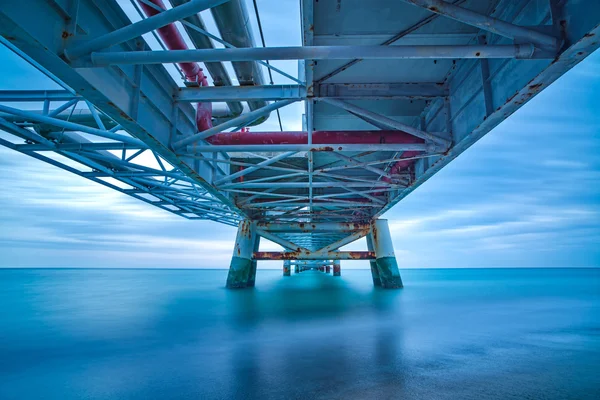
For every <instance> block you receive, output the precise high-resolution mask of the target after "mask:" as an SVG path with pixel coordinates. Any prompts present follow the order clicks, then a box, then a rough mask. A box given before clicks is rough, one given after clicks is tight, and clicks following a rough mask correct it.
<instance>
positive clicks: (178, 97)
mask: <svg viewBox="0 0 600 400" xmlns="http://www.w3.org/2000/svg"><path fill="white" fill-rule="evenodd" d="M448 93H449V92H448V88H447V87H445V86H444V85H443V84H442V83H361V84H354V83H325V84H321V85H318V86H316V87H315V95H314V96H313V98H316V99H318V98H334V99H348V100H351V99H369V100H379V99H381V100H395V99H409V100H415V99H435V98H440V97H446V96H448ZM1 95H2V92H0V100H1V99H2V97H1ZM173 98H174V99H175V101H177V102H180V103H192V102H228V101H253V100H303V99H306V98H307V94H306V88H305V87H304V86H302V85H265V86H204V87H197V88H196V87H189V88H180V89H178V90H177V91H176V92H175V94H174V95H173Z"/></svg>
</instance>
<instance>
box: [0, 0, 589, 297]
mask: <svg viewBox="0 0 600 400" xmlns="http://www.w3.org/2000/svg"><path fill="white" fill-rule="evenodd" d="M261 3H262V2H261V1H250V0H247V1H246V0H170V1H166V0H165V1H163V0H129V1H127V0H122V1H116V0H102V1H99V0H5V1H3V2H2V5H1V6H0V41H1V42H2V44H3V45H4V46H6V47H8V48H9V49H11V50H12V51H14V52H15V53H16V54H18V55H19V56H21V57H22V58H24V59H25V60H27V61H28V62H29V63H30V64H31V65H33V66H34V67H36V68H37V69H38V70H39V71H41V72H42V73H44V74H46V75H47V76H48V77H49V78H50V79H52V80H53V81H54V82H56V84H57V85H58V87H60V88H61V89H57V90H0V130H1V132H0V144H2V145H3V146H5V147H8V148H10V149H13V150H15V151H18V152H21V153H23V154H26V155H28V156H30V157H32V158H35V159H38V160H41V161H44V162H47V163H49V164H51V165H53V166H56V167H59V168H62V169H65V170H67V171H69V172H71V173H74V174H77V175H79V176H82V177H84V178H87V179H89V180H91V181H94V182H96V183H98V184H101V185H105V186H108V187H109V188H112V189H114V190H117V191H119V192H121V193H124V194H127V195H129V196H132V197H134V198H136V199H138V200H140V201H143V202H146V203H148V204H151V205H153V206H156V207H159V208H161V209H163V210H165V211H168V212H171V213H173V214H176V215H178V216H180V217H182V218H186V219H189V220H212V221H217V222H220V223H223V224H227V225H231V226H237V227H238V233H237V237H236V242H235V246H234V249H233V255H232V259H231V265H230V269H229V274H228V278H227V286H228V287H230V288H245V287H252V286H254V285H255V281H256V267H257V262H258V261H259V260H281V262H282V263H283V275H284V276H289V275H291V272H292V270H294V272H296V273H298V272H302V271H305V270H318V271H322V272H325V273H329V272H331V271H333V275H335V276H340V275H341V266H340V260H368V261H369V263H370V267H371V272H372V277H373V284H374V285H375V286H381V287H383V288H400V287H402V279H401V276H400V272H399V266H398V261H397V260H396V257H395V255H394V248H393V244H392V243H393V242H392V237H391V234H390V230H389V226H388V224H387V221H386V220H385V219H382V218H381V217H382V216H383V215H384V213H385V212H386V211H388V210H389V209H390V208H392V207H393V206H394V205H396V204H397V203H398V202H400V201H401V200H402V199H403V198H404V197H406V196H407V195H408V194H410V193H411V192H412V191H413V190H415V189H416V188H417V187H419V186H420V185H421V184H423V183H424V182H425V181H427V179H429V178H430V177H431V176H433V175H434V174H435V173H436V172H438V171H439V170H440V169H441V168H443V167H444V166H445V165H447V164H448V163H449V162H450V161H452V160H453V159H454V158H456V157H457V156H459V155H460V154H461V153H462V152H463V151H465V150H466V149H467V148H469V147H470V146H471V145H472V144H473V143H475V142H476V141H477V140H479V139H480V138H481V137H483V136H484V135H485V134H486V133H488V132H489V131H491V130H492V129H493V128H494V127H495V126H496V125H498V124H499V123H500V122H502V121H503V120H504V119H506V118H509V117H510V115H511V114H512V113H514V112H515V111H516V110H518V109H519V108H520V107H521V106H522V105H523V104H525V103H526V102H527V101H529V100H530V99H531V98H532V97H534V96H535V95H536V94H537V93H539V92H540V91H542V90H544V89H545V88H546V87H547V86H548V85H550V84H551V83H552V82H553V81H555V80H556V79H557V78H559V77H560V76H561V75H562V74H564V73H565V72H567V71H568V70H569V69H570V68H572V67H573V66H574V65H576V64H577V63H578V62H580V61H581V60H583V59H584V58H585V57H586V56H588V55H589V54H590V53H592V52H593V51H594V50H595V49H597V48H598V47H599V46H600V37H599V34H600V25H599V24H600V2H598V1H597V0H453V1H451V0H372V1H359V0H341V1H317V0H301V1H300V2H299V8H300V15H301V17H300V20H299V21H298V24H300V25H301V31H302V37H301V43H300V44H299V45H296V46H286V47H267V46H266V44H267V42H268V41H269V38H268V37H265V35H264V34H263V30H262V22H265V21H261V18H260V12H259V11H260V8H261V7H265V6H266V3H263V4H261ZM208 14H210V15H211V16H212V19H213V20H214V24H213V25H215V27H213V28H212V30H211V29H208V28H207V26H206V24H205V23H204V19H205V18H206V16H207V15H208ZM258 36H260V41H257V40H256V38H255V37H258ZM275 60H297V61H298V73H297V74H296V73H290V72H289V71H284V70H282V69H280V68H278V67H277V66H276V65H279V64H276V63H272V62H271V61H275ZM225 63H227V64H225ZM273 77H276V80H277V81H278V82H284V83H283V84H281V83H277V84H275V83H274V79H273ZM297 104H302V105H303V106H304V112H303V116H302V125H303V130H302V131H284V129H283V124H282V122H281V115H280V109H281V108H283V107H288V106H291V107H298V106H297ZM268 119H271V120H272V121H277V123H278V125H279V127H280V131H264V129H262V130H261V128H260V125H261V124H262V123H264V122H265V121H266V120H268ZM558 139H560V140H568V138H566V137H564V138H558ZM474 168H475V166H474ZM362 237H366V243H367V248H366V249H365V250H364V251H343V250H340V249H341V248H342V247H343V246H345V245H347V244H349V243H351V242H353V241H356V240H358V239H360V238H362ZM261 238H265V239H267V240H269V241H272V242H274V243H277V244H279V245H281V246H282V247H283V249H284V250H283V251H281V252H265V251H260V248H259V243H260V239H261Z"/></svg>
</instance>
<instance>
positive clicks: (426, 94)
mask: <svg viewBox="0 0 600 400" xmlns="http://www.w3.org/2000/svg"><path fill="white" fill-rule="evenodd" d="M448 95H449V90H448V88H447V87H446V86H445V85H444V84H443V83H411V82H407V83H321V84H318V85H315V96H314V97H315V98H333V99H346V100H352V99H354V100H359V99H370V100H376V99H377V100H379V99H380V100H395V99H409V100H418V99H425V100H427V99H435V98H440V97H446V96H448Z"/></svg>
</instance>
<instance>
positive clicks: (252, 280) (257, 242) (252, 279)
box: [248, 234, 260, 287]
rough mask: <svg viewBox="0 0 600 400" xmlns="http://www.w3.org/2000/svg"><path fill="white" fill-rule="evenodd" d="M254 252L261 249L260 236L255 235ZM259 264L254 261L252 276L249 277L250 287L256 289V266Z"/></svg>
mask: <svg viewBox="0 0 600 400" xmlns="http://www.w3.org/2000/svg"><path fill="white" fill-rule="evenodd" d="M254 236H255V237H254V246H253V247H254V251H255V252H256V251H258V248H259V247H260V236H259V235H258V234H255V235H254ZM257 264H258V260H254V259H253V260H252V269H250V274H249V275H248V287H254V285H255V283H256V266H257Z"/></svg>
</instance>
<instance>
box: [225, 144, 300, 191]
mask: <svg viewBox="0 0 600 400" xmlns="http://www.w3.org/2000/svg"><path fill="white" fill-rule="evenodd" d="M294 154H296V152H295V151H288V152H287V153H282V154H279V155H277V156H275V157H273V158H269V159H268V160H265V161H263V162H259V163H258V164H256V165H254V166H252V167H248V168H245V169H243V170H241V171H238V172H236V173H234V174H231V175H229V176H226V177H225V178H222V179H219V180H218V181H215V182H214V184H215V185H220V184H222V183H225V182H229V181H232V180H234V179H237V178H239V177H241V176H244V175H246V174H249V173H251V172H254V171H256V170H259V169H261V168H262V167H265V166H268V165H271V164H274V163H276V162H278V161H281V160H283V159H284V158H288V157H291V156H293V155H294Z"/></svg>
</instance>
